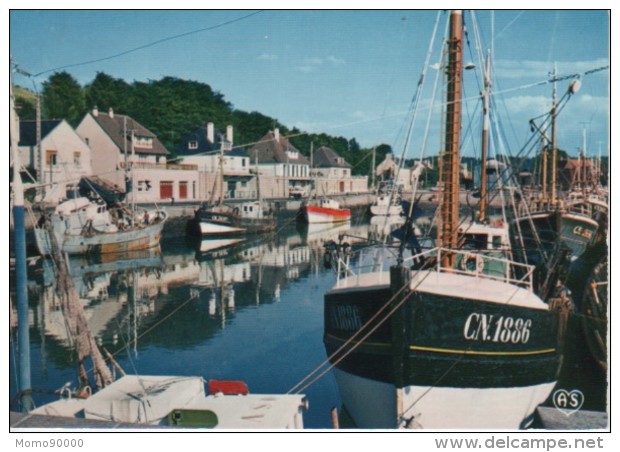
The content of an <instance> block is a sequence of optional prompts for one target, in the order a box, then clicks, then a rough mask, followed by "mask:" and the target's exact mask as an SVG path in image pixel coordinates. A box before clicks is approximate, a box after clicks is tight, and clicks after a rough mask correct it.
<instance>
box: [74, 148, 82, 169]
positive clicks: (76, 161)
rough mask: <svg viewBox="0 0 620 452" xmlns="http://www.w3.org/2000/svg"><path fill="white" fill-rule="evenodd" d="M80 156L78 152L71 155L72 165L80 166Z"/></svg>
mask: <svg viewBox="0 0 620 452" xmlns="http://www.w3.org/2000/svg"><path fill="white" fill-rule="evenodd" d="M80 156H81V153H80V152H77V151H76V152H74V153H73V164H74V165H75V166H82V162H81V161H80Z"/></svg>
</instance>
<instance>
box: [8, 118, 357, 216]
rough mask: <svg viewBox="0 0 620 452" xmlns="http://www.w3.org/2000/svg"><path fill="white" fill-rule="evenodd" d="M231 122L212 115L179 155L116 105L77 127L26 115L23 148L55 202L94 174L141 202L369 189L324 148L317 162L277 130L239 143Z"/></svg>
mask: <svg viewBox="0 0 620 452" xmlns="http://www.w3.org/2000/svg"><path fill="white" fill-rule="evenodd" d="M233 134H234V131H233V127H232V126H228V127H227V128H226V133H221V132H219V131H217V130H216V129H215V128H214V125H213V123H212V122H207V123H206V124H205V125H204V126H203V127H199V128H198V129H196V130H195V131H194V132H192V133H190V134H188V135H187V136H185V137H182V139H181V140H180V144H179V146H178V148H177V158H176V159H172V158H171V154H170V152H169V151H168V150H167V149H166V148H165V147H164V145H163V144H162V143H161V141H160V140H159V139H158V138H157V136H156V135H155V134H154V133H153V132H151V131H150V130H148V129H147V128H146V127H144V126H142V125H141V124H140V123H138V122H137V121H136V120H134V119H133V118H131V117H129V116H127V115H122V114H117V113H115V112H114V111H113V110H112V109H110V110H109V111H108V112H100V111H98V109H97V108H94V109H93V110H92V111H90V112H88V113H87V114H86V115H85V116H84V118H83V119H82V120H81V121H80V123H79V124H78V126H77V127H76V128H75V129H74V128H72V127H71V126H70V125H69V124H68V123H67V121H65V120H46V121H40V122H39V124H38V125H37V123H36V122H35V121H20V137H19V152H20V157H21V159H22V162H24V167H25V168H27V174H26V176H27V178H28V180H29V181H30V182H31V184H32V185H33V186H36V187H38V189H37V191H36V192H37V194H36V197H35V201H39V202H44V203H47V204H50V205H55V204H57V203H58V202H59V201H61V200H63V199H65V198H67V196H68V192H69V193H70V192H71V191H72V190H73V189H75V187H77V184H78V183H79V181H80V179H81V178H82V177H84V176H91V175H95V176H98V177H99V178H101V179H103V180H104V181H106V182H108V183H109V184H110V185H112V186H115V187H117V188H118V189H120V190H122V191H126V192H127V193H128V198H127V199H128V200H130V201H131V200H134V201H135V202H137V203H161V202H166V203H174V202H200V201H209V200H217V199H220V198H225V199H251V198H256V197H258V196H259V194H260V196H261V197H263V198H265V199H269V198H289V197H307V196H310V195H311V194H312V193H311V191H312V187H313V186H314V187H315V188H316V194H317V195H320V196H323V195H325V196H329V195H337V194H344V193H366V192H368V177H367V176H353V175H352V174H351V165H350V164H348V163H347V162H345V161H344V159H343V158H342V157H339V156H338V155H337V154H336V153H335V152H334V151H333V150H331V149H329V148H326V147H322V148H319V149H318V150H317V151H316V153H315V158H314V165H312V164H311V162H310V160H309V159H308V158H306V157H305V156H304V155H303V154H302V153H301V152H300V151H299V150H298V149H296V148H295V147H294V146H293V145H292V144H291V143H290V141H289V140H288V139H287V138H286V137H284V136H282V135H281V134H280V131H279V129H277V128H275V129H274V130H270V131H268V132H267V133H266V134H265V136H264V137H263V138H262V139H261V140H259V142H258V143H255V144H254V145H253V146H252V147H250V148H249V149H248V150H245V149H242V148H239V147H235V146H234V144H233V138H234V135H233Z"/></svg>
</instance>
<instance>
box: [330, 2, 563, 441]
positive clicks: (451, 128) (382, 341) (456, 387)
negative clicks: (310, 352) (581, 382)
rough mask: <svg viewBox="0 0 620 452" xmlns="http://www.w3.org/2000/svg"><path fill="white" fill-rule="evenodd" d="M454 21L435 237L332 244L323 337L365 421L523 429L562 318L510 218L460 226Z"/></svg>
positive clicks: (458, 35) (347, 401)
mask: <svg viewBox="0 0 620 452" xmlns="http://www.w3.org/2000/svg"><path fill="white" fill-rule="evenodd" d="M438 19H439V18H438ZM438 22H439V20H438ZM438 22H437V24H436V27H437V25H438ZM436 29H437V28H436ZM449 30H450V34H449V37H447V38H446V41H445V42H446V45H447V49H446V50H445V55H446V58H447V64H446V67H445V69H444V70H445V74H446V78H447V88H446V90H445V92H446V95H447V97H446V99H445V110H446V117H445V120H444V124H445V138H444V141H443V143H444V145H443V148H442V153H441V156H440V159H441V165H440V168H441V169H440V174H439V176H440V184H441V186H442V187H443V190H442V191H441V192H440V197H439V209H438V217H437V239H436V244H435V246H434V247H433V248H431V249H426V250H421V249H419V248H416V247H411V248H410V254H406V245H407V243H408V242H409V240H408V237H407V234H406V235H405V236H404V237H403V240H401V244H400V245H399V246H398V248H393V247H386V246H383V247H369V248H366V249H364V250H363V252H361V253H359V254H354V253H351V252H349V251H348V247H346V248H345V247H343V246H340V247H336V249H335V250H333V251H331V252H332V254H333V257H332V259H331V261H332V262H337V264H336V265H334V267H335V268H336V274H337V281H336V283H335V285H334V286H333V287H332V288H331V289H330V290H329V291H328V292H327V293H326V294H325V334H324V344H325V347H326V351H327V355H328V357H329V361H330V362H331V365H332V367H333V372H334V375H335V378H336V381H337V383H338V388H339V391H340V395H341V399H342V402H343V405H344V407H345V408H346V410H347V412H348V413H349V414H350V416H351V418H352V419H353V421H354V423H355V425H356V426H357V427H360V428H424V429H517V428H523V427H526V426H528V425H529V424H530V423H531V421H532V419H533V415H534V411H535V409H536V407H537V406H538V405H540V404H541V403H543V402H544V401H545V400H546V399H547V397H548V396H549V395H550V393H551V392H552V390H553V388H554V386H555V384H556V380H557V376H558V370H559V367H560V363H561V357H562V340H563V331H564V329H563V322H562V317H561V316H560V315H559V313H558V312H557V311H555V310H554V309H552V308H551V307H550V304H549V303H548V302H546V301H545V300H548V299H547V298H546V297H547V295H546V294H542V293H540V294H539V293H537V290H536V287H535V284H534V272H535V268H534V267H533V266H529V265H525V264H522V263H519V262H515V261H513V260H511V255H510V240H509V230H508V225H507V224H506V222H504V221H502V222H501V223H499V222H497V223H495V222H494V223H492V224H489V223H488V222H487V223H482V222H476V221H471V222H461V223H459V211H458V207H459V177H458V176H459V175H458V171H457V170H456V169H458V167H459V160H460V149H459V148H460V131H461V125H460V119H461V99H462V97H461V96H462V95H461V77H462V68H463V64H462V51H463V46H464V39H463V18H462V12H461V11H452V12H451V13H450V25H449ZM427 64H428V61H427ZM410 222H411V219H408V223H409V224H410ZM404 230H405V231H407V230H411V228H408V227H407V225H405V229H404ZM408 234H409V235H411V233H410V232H409V233H408ZM343 248H344V249H347V252H341V250H342V249H343Z"/></svg>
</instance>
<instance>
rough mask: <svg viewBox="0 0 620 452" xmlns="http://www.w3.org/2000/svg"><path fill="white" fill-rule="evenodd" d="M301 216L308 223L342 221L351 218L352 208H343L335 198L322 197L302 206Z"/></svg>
mask: <svg viewBox="0 0 620 452" xmlns="http://www.w3.org/2000/svg"><path fill="white" fill-rule="evenodd" d="M301 218H302V220H303V221H305V222H306V223H308V224H313V223H342V222H345V221H349V220H351V209H342V208H340V204H338V202H336V201H334V200H333V199H327V198H322V199H320V200H318V201H317V202H316V203H313V204H306V205H305V206H302V207H301Z"/></svg>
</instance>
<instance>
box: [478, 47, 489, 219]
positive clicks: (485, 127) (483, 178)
mask: <svg viewBox="0 0 620 452" xmlns="http://www.w3.org/2000/svg"><path fill="white" fill-rule="evenodd" d="M490 95H491V53H490V52H489V53H487V61H486V65H485V68H484V91H483V92H482V114H483V115H484V116H483V123H482V146H481V147H482V155H481V157H480V158H481V161H482V162H481V170H480V214H479V216H478V220H479V221H482V222H484V221H485V220H486V218H487V152H488V147H489V97H490Z"/></svg>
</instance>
